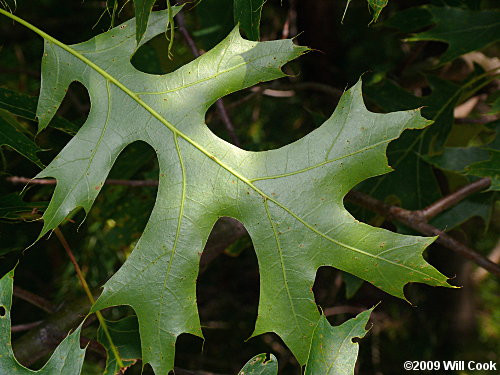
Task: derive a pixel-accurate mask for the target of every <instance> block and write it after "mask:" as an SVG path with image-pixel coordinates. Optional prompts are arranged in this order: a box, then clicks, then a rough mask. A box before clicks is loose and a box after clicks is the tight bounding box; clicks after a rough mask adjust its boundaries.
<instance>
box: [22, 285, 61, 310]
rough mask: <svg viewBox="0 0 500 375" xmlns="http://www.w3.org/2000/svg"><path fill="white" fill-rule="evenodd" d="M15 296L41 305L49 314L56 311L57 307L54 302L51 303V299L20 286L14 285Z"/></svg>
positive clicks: (38, 305)
mask: <svg viewBox="0 0 500 375" xmlns="http://www.w3.org/2000/svg"><path fill="white" fill-rule="evenodd" d="M14 296H16V297H17V298H20V299H22V300H24V301H26V302H29V303H31V304H32V305H33V306H36V307H39V308H40V309H42V310H43V311H45V312H48V313H49V314H52V313H53V312H54V311H56V307H55V306H54V305H53V304H52V303H50V301H48V300H46V299H45V298H43V297H40V296H39V295H36V294H35V293H31V292H29V291H27V290H25V289H23V288H20V287H18V286H14Z"/></svg>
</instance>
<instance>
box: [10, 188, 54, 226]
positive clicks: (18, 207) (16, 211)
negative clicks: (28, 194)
mask: <svg viewBox="0 0 500 375" xmlns="http://www.w3.org/2000/svg"><path fill="white" fill-rule="evenodd" d="M47 206H48V202H25V201H23V198H22V196H21V195H20V194H18V193H11V194H7V195H3V196H0V219H7V220H20V219H27V218H30V219H32V218H34V217H33V213H34V212H33V211H34V210H40V209H45V208H47Z"/></svg>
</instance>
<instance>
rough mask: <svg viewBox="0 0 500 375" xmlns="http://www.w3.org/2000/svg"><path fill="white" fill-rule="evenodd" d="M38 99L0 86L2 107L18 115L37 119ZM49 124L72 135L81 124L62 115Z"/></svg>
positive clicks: (0, 105) (0, 104) (0, 103)
mask: <svg viewBox="0 0 500 375" xmlns="http://www.w3.org/2000/svg"><path fill="white" fill-rule="evenodd" d="M37 101H38V98H36V97H34V96H29V95H25V94H21V93H18V92H15V91H12V90H9V89H6V88H2V87H0V109H5V110H7V111H9V112H10V113H12V114H14V115H16V116H19V117H22V118H25V119H27V120H32V121H36V105H37ZM49 126H51V127H53V128H54V129H57V130H61V131H63V132H65V133H68V134H70V135H75V134H76V132H77V131H78V129H79V126H77V125H76V124H74V123H72V122H70V121H68V120H66V119H65V118H63V117H60V116H55V117H54V118H53V119H52V121H51V122H50V124H49Z"/></svg>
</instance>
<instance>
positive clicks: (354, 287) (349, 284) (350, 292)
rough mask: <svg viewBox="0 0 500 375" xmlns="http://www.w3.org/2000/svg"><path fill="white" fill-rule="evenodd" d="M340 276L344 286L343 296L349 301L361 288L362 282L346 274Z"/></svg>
mask: <svg viewBox="0 0 500 375" xmlns="http://www.w3.org/2000/svg"><path fill="white" fill-rule="evenodd" d="M342 275H343V279H344V284H345V296H346V298H347V299H351V298H352V297H354V295H355V294H356V293H357V291H358V290H359V288H361V286H362V285H363V283H364V280H363V279H360V278H359V277H356V276H354V275H351V274H350V273H347V272H343V273H342Z"/></svg>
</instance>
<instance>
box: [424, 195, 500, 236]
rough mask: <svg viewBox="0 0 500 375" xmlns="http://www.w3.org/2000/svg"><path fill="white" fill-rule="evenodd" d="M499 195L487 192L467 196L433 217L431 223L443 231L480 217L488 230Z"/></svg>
mask: <svg viewBox="0 0 500 375" xmlns="http://www.w3.org/2000/svg"><path fill="white" fill-rule="evenodd" d="M497 196H498V194H497V193H495V192H486V193H481V194H475V195H472V196H470V197H467V199H464V200H463V201H461V202H459V203H457V204H456V205H455V206H453V207H451V208H450V209H448V210H446V211H444V212H442V213H441V214H439V215H438V216H436V217H435V218H433V219H432V220H431V221H430V223H429V224H431V225H432V226H434V227H436V228H439V229H441V230H443V231H450V230H452V229H454V228H456V227H458V226H459V225H461V224H463V223H465V222H466V221H467V220H469V219H470V218H471V217H479V218H481V219H482V220H483V222H484V224H485V229H486V230H487V229H488V226H489V223H490V219H491V214H492V211H493V204H494V202H495V200H496V198H497Z"/></svg>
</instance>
